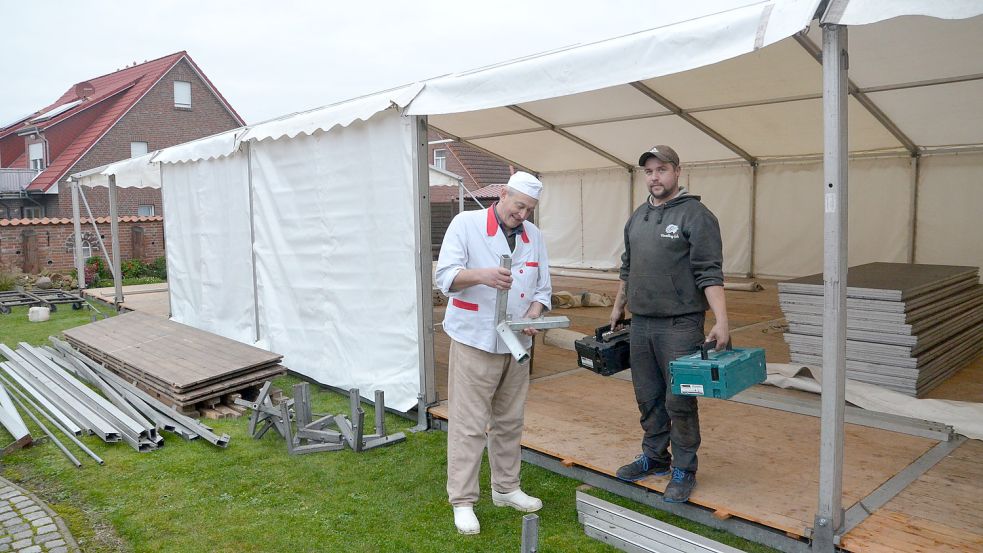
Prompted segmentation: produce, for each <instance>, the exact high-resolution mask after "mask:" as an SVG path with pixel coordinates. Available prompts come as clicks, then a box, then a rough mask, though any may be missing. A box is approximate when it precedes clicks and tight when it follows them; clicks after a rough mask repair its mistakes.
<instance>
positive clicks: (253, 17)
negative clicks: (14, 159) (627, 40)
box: [0, 0, 747, 124]
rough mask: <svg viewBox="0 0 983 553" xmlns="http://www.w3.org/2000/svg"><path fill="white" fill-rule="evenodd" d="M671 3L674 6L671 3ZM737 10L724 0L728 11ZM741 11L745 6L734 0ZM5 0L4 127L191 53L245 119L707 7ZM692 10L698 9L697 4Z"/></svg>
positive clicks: (0, 81) (475, 0)
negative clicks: (79, 88) (100, 84)
mask: <svg viewBox="0 0 983 553" xmlns="http://www.w3.org/2000/svg"><path fill="white" fill-rule="evenodd" d="M676 3H677V4H678V2H676ZM733 3H734V2H730V4H733ZM741 3H747V0H742V2H741ZM666 4H668V2H666V1H665V0H606V1H601V0H597V1H585V0H562V1H560V0H495V1H484V0H464V1H457V2H451V1H449V0H444V1H432V0H403V1H389V0H360V1H354V2H353V1H344V2H343V1H309V2H302V1H297V0H286V1H270V0H265V1H256V0H236V1H218V0H194V1H189V0H166V1H165V0H156V1H147V2H144V1H137V2H134V1H127V2H123V1H115V0H87V1H84V2H79V1H68V0H31V1H25V0H0V21H3V22H4V30H3V33H2V34H0V46H2V49H0V51H3V52H5V55H4V60H3V64H2V70H0V124H2V123H6V122H8V121H9V120H12V119H15V118H17V117H19V116H22V115H26V114H28V113H31V112H34V111H36V110H38V109H40V108H42V107H44V106H46V105H48V104H50V103H51V102H53V101H54V100H56V99H57V98H58V97H59V96H60V95H61V94H62V93H64V92H65V91H66V90H67V89H68V88H69V87H71V86H72V85H73V84H75V83H77V82H79V81H82V80H87V79H91V78H93V77H97V76H99V75H103V74H106V73H110V72H112V71H115V70H116V69H119V68H121V67H125V66H126V65H129V64H132V63H133V62H140V63H142V62H143V61H145V60H149V59H154V58H159V57H162V56H165V55H167V54H171V53H174V52H177V51H180V50H186V51H187V52H188V53H189V54H190V55H191V57H192V58H193V59H194V60H195V62H196V63H197V64H198V65H199V66H200V67H201V68H202V70H203V71H204V72H205V74H206V75H208V77H209V78H210V79H211V80H212V82H214V83H215V85H216V86H217V87H218V89H219V90H221V91H222V94H223V95H224V96H225V97H226V99H227V100H228V101H229V102H230V103H231V104H232V106H233V107H234V108H235V109H236V110H237V111H238V112H239V114H240V115H242V117H243V118H245V120H246V121H247V122H248V123H255V122H259V121H263V120H266V119H270V118H273V117H277V116H280V115H283V114H287V113H292V112H295V111H300V110H304V109H309V108H313V107H317V106H322V105H326V104H330V103H333V102H336V101H339V100H344V99H346V98H351V97H355V96H359V95H362V94H367V93H370V92H374V91H378V90H383V89H387V88H391V87H394V86H397V85H401V84H406V83H409V82H413V81H418V80H423V79H427V78H430V77H435V76H438V75H442V74H446V73H451V72H456V71H462V70H467V69H473V68H476V67H481V66H484V65H488V64H491V63H496V62H500V61H504V60H508V59H513V58H516V57H520V56H523V55H528V54H533V53H538V52H543V51H546V50H551V49H555V48H559V47H563V46H569V45H572V44H577V43H586V42H593V41H596V40H601V39H604V38H610V37H614V36H619V35H623V34H628V33H632V32H636V31H639V30H643V29H649V28H653V27H658V26H661V25H663V24H665V23H668V22H671V21H679V20H683V19H688V18H690V17H693V16H694V15H696V12H697V11H699V12H702V13H706V12H708V11H712V10H713V8H711V7H709V6H710V5H711V4H718V5H728V4H729V2H728V1H727V0H713V1H712V2H709V1H706V0H701V1H694V2H691V3H690V4H691V5H688V6H682V7H679V6H677V7H676V8H674V9H675V10H676V11H675V12H674V13H663V12H661V11H660V10H659V9H658V8H659V7H660V6H665V5H666ZM697 5H698V6H697Z"/></svg>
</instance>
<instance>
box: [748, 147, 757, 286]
mask: <svg viewBox="0 0 983 553" xmlns="http://www.w3.org/2000/svg"><path fill="white" fill-rule="evenodd" d="M749 209H750V211H751V213H750V214H749V215H748V233H747V243H748V244H747V252H748V253H747V255H748V257H747V259H748V262H747V276H748V278H751V277H753V276H754V231H755V229H756V227H757V221H756V219H757V217H758V164H757V163H752V164H751V205H750V206H749Z"/></svg>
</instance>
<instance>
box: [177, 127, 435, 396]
mask: <svg viewBox="0 0 983 553" xmlns="http://www.w3.org/2000/svg"><path fill="white" fill-rule="evenodd" d="M412 120H414V118H407V117H401V116H400V114H399V113H398V112H397V111H396V110H393V109H388V110H384V111H381V112H379V113H377V114H376V115H374V116H372V117H370V118H368V119H367V120H355V121H353V122H351V123H350V124H348V125H347V126H344V127H334V128H332V129H330V131H327V132H324V131H316V132H313V133H312V134H298V135H295V136H294V137H287V136H280V137H279V138H275V139H262V140H257V141H250V142H248V143H247V144H246V145H245V146H243V147H242V148H241V149H240V151H239V153H236V154H233V155H232V156H230V157H227V158H217V159H212V160H199V161H194V162H190V163H177V164H165V165H164V167H165V170H164V187H163V188H164V190H165V198H167V201H169V202H170V203H168V205H167V210H166V212H165V213H166V214H167V215H166V217H167V221H166V227H167V229H168V236H167V238H168V262H169V269H172V270H175V271H176V273H175V278H174V281H175V282H176V283H178V285H177V286H175V287H174V288H173V289H172V291H171V299H172V306H173V307H172V311H173V314H174V318H175V320H177V321H179V322H186V323H188V324H191V325H192V326H196V327H197V328H202V329H206V330H211V331H213V332H217V333H219V334H222V335H225V336H229V337H232V338H235V339H237V340H241V341H244V342H249V343H251V342H253V341H255V340H256V336H255V334H253V333H254V331H255V330H256V329H255V323H254V321H258V326H259V328H258V336H259V344H260V345H262V346H263V347H265V348H268V349H270V350H271V351H274V352H276V353H280V354H283V356H284V360H283V363H284V365H285V366H286V367H288V368H289V369H290V370H292V371H294V372H297V373H300V374H302V375H305V376H307V377H310V378H312V379H314V380H315V381H317V382H321V383H324V384H328V385H331V386H334V387H337V388H341V389H349V388H359V390H360V392H361V394H362V395H363V396H364V397H367V398H371V397H372V396H373V393H374V391H375V390H378V389H381V390H383V391H384V392H385V394H386V405H387V407H392V408H395V409H397V410H399V411H407V410H409V409H411V408H413V407H415V406H416V405H417V403H418V394H419V393H420V363H421V361H420V359H421V358H420V340H421V338H420V336H421V333H420V329H419V326H420V325H419V320H420V318H419V317H418V315H419V310H420V309H422V307H421V305H420V303H421V302H420V293H419V290H418V283H419V281H420V278H422V277H420V276H419V271H418V265H419V261H418V259H417V258H418V255H417V244H416V242H417V227H416V216H415V204H416V202H417V197H416V194H415V193H414V189H413V182H414V171H416V167H415V165H414V161H415V158H414V156H413V133H412V127H411V121H412ZM172 181H173V182H172ZM176 198H180V200H178V199H176ZM250 201H251V203H252V225H251V224H250V223H251V221H250V213H251V211H250ZM250 226H252V227H253V233H254V237H253V238H252V239H251V232H250ZM251 241H252V246H251ZM253 258H255V283H256V291H255V295H254V291H253V266H252V260H253ZM427 280H428V281H429V279H427ZM254 297H255V298H256V301H255V305H256V310H257V311H256V312H253V311H252V310H251V309H252V305H253V304H254ZM426 307H427V308H428V309H429V307H430V306H429V305H427V306H426ZM257 314H258V316H257ZM383 321H399V324H382V322H383Z"/></svg>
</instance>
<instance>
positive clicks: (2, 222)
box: [0, 215, 164, 227]
mask: <svg viewBox="0 0 983 553" xmlns="http://www.w3.org/2000/svg"><path fill="white" fill-rule="evenodd" d="M163 220H164V218H163V217H162V216H160V215H144V216H126V217H120V218H119V222H121V223H144V222H148V221H163ZM72 221H73V220H72V219H66V218H58V217H55V218H53V219H49V218H47V217H44V218H43V219H0V227H6V226H11V227H15V226H17V225H71V224H72ZM111 221H112V219H110V218H109V217H96V223H99V224H103V223H109V222H111ZM88 222H89V218H88V217H82V218H81V219H80V220H79V224H82V225H84V224H87V223H88Z"/></svg>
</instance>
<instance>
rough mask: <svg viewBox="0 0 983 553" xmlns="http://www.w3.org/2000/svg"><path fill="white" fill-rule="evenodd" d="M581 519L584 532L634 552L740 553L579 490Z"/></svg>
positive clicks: (579, 519) (578, 507)
mask: <svg viewBox="0 0 983 553" xmlns="http://www.w3.org/2000/svg"><path fill="white" fill-rule="evenodd" d="M577 521H578V522H580V524H582V525H583V526H584V533H586V534H587V535H588V536H589V537H592V538H594V539H596V540H599V541H602V542H604V543H606V544H608V545H610V546H612V547H614V548H615V549H618V550H620V551H630V552H632V553H647V552H652V553H664V552H668V551H673V552H678V553H739V551H740V550H739V549H735V548H733V547H731V546H729V545H724V544H722V543H720V542H717V541H714V540H711V539H710V538H705V537H703V536H700V535H698V534H694V533H692V532H689V531H686V530H683V529H682V528H677V527H676V526H673V525H671V524H667V523H665V522H662V521H660V520H656V519H654V518H651V517H647V516H645V515H643V514H641V513H637V512H635V511H632V510H630V509H626V508H624V507H621V506H620V505H615V504H614V503H609V502H607V501H604V500H603V499H598V498H596V497H594V496H592V495H589V494H586V493H584V492H582V491H580V490H577Z"/></svg>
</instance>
